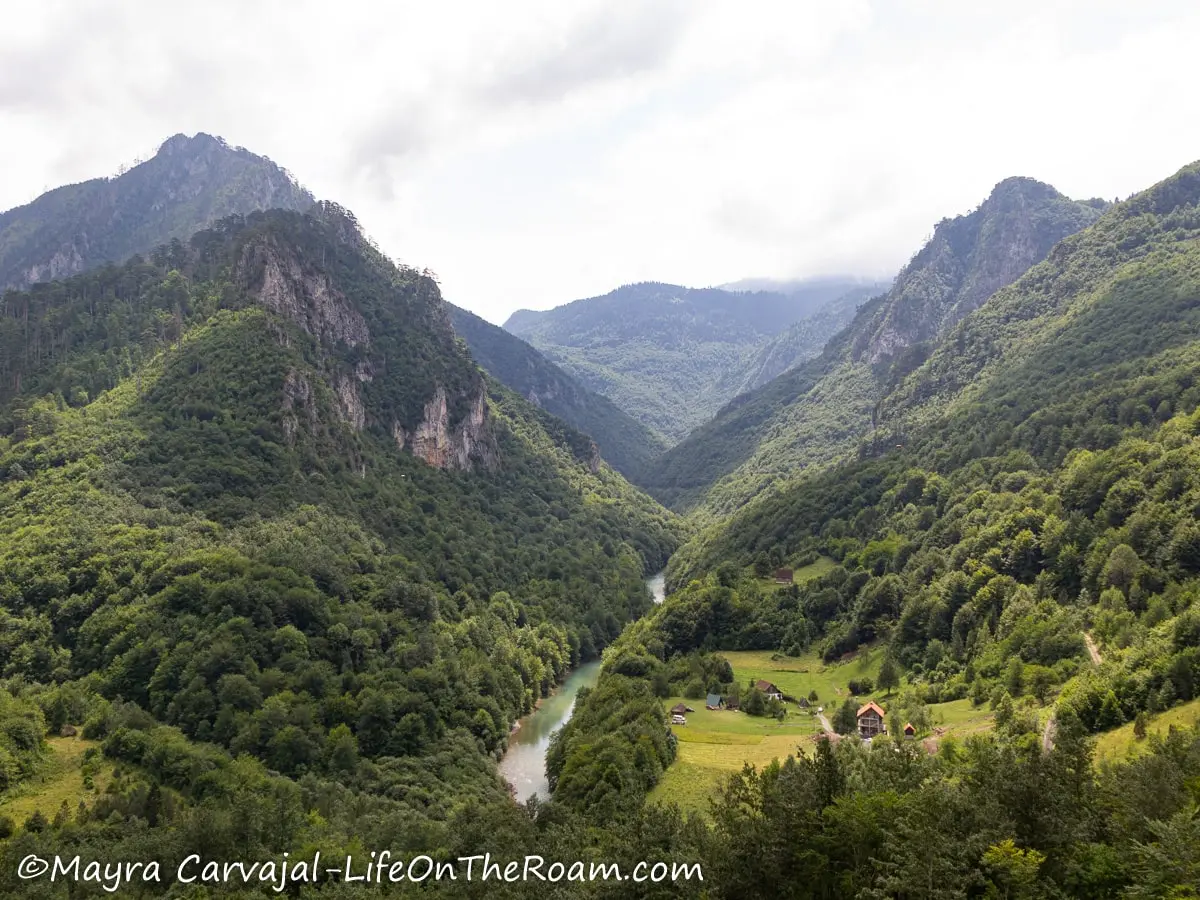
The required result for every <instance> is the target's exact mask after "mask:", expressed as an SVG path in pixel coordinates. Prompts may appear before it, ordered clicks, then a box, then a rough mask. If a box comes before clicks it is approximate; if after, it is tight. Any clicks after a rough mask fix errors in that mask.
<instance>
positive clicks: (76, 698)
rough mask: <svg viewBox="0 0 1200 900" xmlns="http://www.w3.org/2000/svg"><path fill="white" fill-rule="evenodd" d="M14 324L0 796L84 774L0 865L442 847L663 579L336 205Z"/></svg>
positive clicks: (614, 488) (557, 447)
mask: <svg viewBox="0 0 1200 900" xmlns="http://www.w3.org/2000/svg"><path fill="white" fill-rule="evenodd" d="M2 302H3V316H2V318H0V322H3V323H4V332H3V335H2V340H3V346H4V347H5V353H4V364H5V372H4V374H3V377H4V381H5V384H6V392H5V394H4V412H3V416H2V417H0V421H2V423H3V432H4V436H3V437H0V491H2V494H0V519H2V524H0V531H2V533H3V534H4V535H5V540H4V541H3V543H2V544H0V598H2V606H3V609H2V610H0V615H2V616H3V622H4V625H3V628H2V629H0V674H2V677H3V678H4V679H5V686H6V688H7V690H6V691H5V692H4V696H5V697H6V699H5V701H4V704H5V705H4V707H3V720H4V724H3V733H4V735H5V737H4V740H3V742H0V752H2V753H3V756H2V757H0V762H3V777H4V779H5V787H7V788H9V789H10V790H12V791H15V792H16V795H19V794H20V792H21V789H22V788H23V785H22V781H23V780H25V779H28V778H31V777H34V776H35V775H38V777H42V775H40V774H39V772H40V773H45V772H46V771H48V768H47V767H51V768H52V767H53V765H54V763H55V759H56V752H55V749H54V747H52V746H51V745H50V744H48V743H47V739H46V737H45V735H47V734H49V735H57V734H58V733H59V732H60V731H63V729H64V728H67V729H70V730H73V731H78V732H79V733H81V734H82V735H83V737H84V738H85V739H86V740H88V741H94V742H97V743H95V744H94V745H92V746H93V747H94V748H95V749H94V751H89V753H93V754H94V755H92V756H90V757H89V761H88V762H87V763H86V764H85V766H84V772H85V776H86V778H87V779H88V781H89V783H91V784H93V785H95V790H94V793H93V796H94V800H93V801H92V802H90V803H85V804H83V808H79V809H76V808H74V807H72V808H69V809H65V810H63V809H58V808H53V809H51V808H47V809H41V808H40V807H39V808H38V809H36V810H35V812H36V815H34V816H31V817H30V820H29V821H27V822H22V821H16V822H13V821H8V822H7V824H4V826H3V827H4V828H5V829H6V831H9V832H11V831H12V829H13V828H14V827H19V829H20V835H21V836H20V838H19V839H16V841H15V843H8V844H7V845H6V846H4V847H3V849H2V850H0V852H2V853H3V854H4V856H5V859H6V860H7V859H9V858H10V855H11V854H19V853H21V851H22V847H28V842H30V841H34V842H40V844H42V845H47V846H49V845H55V846H57V847H60V848H61V849H63V850H64V851H66V850H70V849H72V848H73V849H74V851H75V852H84V851H88V852H93V853H98V854H108V855H116V856H121V857H127V856H137V857H138V858H141V857H142V856H149V857H153V856H157V857H159V858H163V859H169V858H173V854H178V853H179V852H182V850H183V848H187V847H199V846H203V847H205V848H208V850H209V851H210V852H213V853H216V854H219V855H220V854H224V855H227V856H228V855H244V854H245V853H246V852H248V851H250V850H254V851H255V852H261V853H279V852H282V851H283V850H287V849H298V848H300V847H302V846H304V845H305V844H308V843H313V844H321V845H324V846H327V847H329V848H330V849H331V850H332V848H334V847H339V846H341V847H345V846H347V845H348V844H347V842H356V843H357V842H361V841H363V840H373V841H375V842H376V843H378V844H379V845H380V846H383V845H391V846H393V847H403V846H422V847H431V848H435V847H438V846H440V845H441V844H440V843H439V841H442V840H444V839H445V838H444V837H439V835H442V836H444V835H446V834H447V832H446V830H445V829H446V828H447V821H448V817H449V816H450V815H451V813H452V811H453V810H455V809H457V808H459V807H460V806H461V805H462V804H463V803H464V802H465V801H466V800H468V799H469V798H477V799H479V800H481V801H483V800H486V801H488V802H491V803H508V802H510V801H508V799H507V794H506V791H505V790H504V787H503V785H502V783H501V782H500V780H499V778H498V776H497V775H496V771H495V768H494V764H493V763H492V762H491V760H490V759H489V757H491V756H494V755H495V754H496V753H497V752H498V751H499V750H500V749H502V748H503V746H504V744H505V742H506V738H507V734H508V730H509V726H510V725H511V723H512V721H513V720H514V719H515V718H516V717H517V716H519V715H521V714H522V713H524V712H527V711H529V710H530V709H531V708H532V707H533V705H534V704H535V703H536V701H537V700H538V699H539V698H540V697H542V696H544V695H545V694H546V693H547V692H548V691H550V690H551V689H552V688H553V687H554V686H555V684H556V683H557V681H558V680H559V679H560V678H561V677H562V676H564V675H565V673H566V672H567V671H568V670H569V669H570V668H571V667H573V666H574V665H576V664H577V663H579V662H580V661H582V660H585V659H589V658H594V657H595V656H596V655H597V654H598V653H599V652H600V650H601V649H602V648H603V647H604V646H605V645H606V644H607V643H609V642H610V641H612V640H613V639H614V638H615V637H616V636H617V635H618V634H619V632H620V630H621V628H622V626H623V625H624V624H625V623H627V622H628V621H630V620H631V619H633V618H634V617H636V616H638V615H640V614H642V613H643V612H645V610H646V609H647V608H648V606H649V604H650V598H649V596H648V595H647V592H646V589H645V587H644V584H643V576H644V573H645V572H646V571H647V570H650V571H652V570H654V569H656V568H660V567H661V566H662V564H663V563H664V562H665V560H666V557H667V555H668V554H669V553H670V551H671V550H672V549H673V547H674V545H675V542H676V536H675V535H676V534H677V526H676V524H675V522H674V521H673V518H672V517H671V516H670V515H669V514H668V513H666V512H665V511H663V510H662V509H661V508H660V507H657V505H656V504H654V503H653V502H652V501H650V500H649V499H648V498H645V497H644V496H642V495H639V494H637V493H636V492H635V491H634V490H633V489H632V488H630V487H629V486H628V485H627V484H626V483H625V482H624V481H623V480H622V479H621V478H620V477H619V476H618V475H616V474H615V473H614V472H613V471H612V470H611V469H609V468H608V467H607V466H605V465H603V464H602V463H601V461H600V460H599V459H598V457H597V455H596V448H595V445H594V443H593V442H592V441H591V440H590V439H589V438H587V437H586V436H584V435H582V434H580V433H578V432H576V431H574V430H573V429H571V428H570V427H569V426H567V425H565V424H564V423H563V422H561V421H560V420H558V419H555V418H553V417H552V416H549V415H548V414H547V413H545V412H543V411H541V410H540V409H538V408H536V407H533V406H531V405H530V404H529V403H527V402H526V401H525V400H523V399H522V398H520V397H519V396H517V395H515V394H513V393H511V392H509V391H508V390H507V389H505V388H503V387H502V386H500V385H499V384H497V383H495V382H491V381H488V380H486V379H485V378H484V376H483V375H482V374H481V373H480V372H479V370H478V369H477V368H475V366H474V364H473V363H472V362H471V360H470V357H469V356H467V355H466V351H465V350H464V349H462V346H461V344H459V343H458V342H457V341H456V338H455V336H454V334H453V331H452V330H451V328H450V325H449V316H448V313H447V312H446V310H445V309H444V305H443V303H442V301H441V299H440V297H439V295H438V291H437V286H436V284H435V283H434V282H433V281H432V280H431V279H430V278H429V277H427V276H425V275H422V274H421V273H418V272H415V271H412V270H402V269H397V268H396V267H394V266H392V265H391V264H390V263H388V262H387V261H386V260H385V259H383V257H382V256H380V255H379V254H378V253H377V252H376V251H374V249H373V248H372V247H371V246H370V245H369V244H368V243H367V242H366V241H365V240H364V239H363V238H362V237H361V235H360V233H359V231H358V229H357V227H356V225H355V223H354V221H353V219H352V217H350V216H349V215H348V214H347V213H345V211H343V210H340V209H338V208H337V207H334V206H332V205H330V204H324V205H321V206H319V207H316V208H314V212H313V215H311V216H304V215H300V214H296V213H287V212H271V213H266V214H255V215H252V216H250V217H247V218H234V219H230V220H225V221H223V222H222V223H221V224H220V226H219V227H218V228H216V229H214V230H211V231H207V232H202V233H200V234H198V235H197V236H195V237H194V238H193V239H192V240H191V241H189V242H188V243H186V244H184V243H182V242H175V243H173V244H170V245H167V246H165V247H162V248H160V249H158V250H156V251H154V252H152V253H151V254H149V256H148V258H146V259H134V260H132V261H131V262H129V263H127V264H125V265H123V266H109V267H105V268H101V269H98V270H95V271H94V272H92V273H89V274H84V275H80V276H76V277H75V278H72V279H68V280H66V281H59V282H53V283H48V284H43V285H39V286H37V287H36V288H35V289H34V290H33V291H31V292H26V293H14V292H10V293H8V294H6V295H5V296H4V299H3V301H2ZM363 375H365V376H366V377H359V376H363ZM350 379H353V380H352V381H351V380H350ZM18 386H19V387H18ZM431 398H432V399H431ZM439 399H440V401H441V402H440V405H439V402H438V401H439ZM481 410H482V412H481ZM439 414H440V415H441V416H442V418H441V419H440V420H439V421H432V420H431V419H437V418H438V415H439ZM427 433H431V436H430V437H429V439H428V440H424V436H425V435H426V434H427ZM398 435H399V436H400V437H399V438H398V437H397V436H398ZM406 435H407V436H408V437H407V440H404V441H401V440H400V438H403V437H405V436H406ZM456 441H460V442H461V441H465V442H466V444H469V445H470V446H466V444H461V445H460V444H457V443H455V442H456ZM398 444H402V446H400V447H398V446H397V445H398ZM459 449H462V450H463V452H462V453H461V454H457V450H459ZM456 454H457V455H456ZM101 788H103V789H101ZM35 797H36V795H35ZM43 820H45V821H46V822H47V823H48V824H47V827H46V828H42V825H41V822H42V821H43ZM130 824H133V825H134V827H133V828H132V829H131V828H130V827H129V826H130ZM134 848H137V849H136V852H135V849H134ZM12 858H14V859H15V858H20V857H19V856H15V857H12ZM3 868H4V872H3V875H2V876H0V877H3V878H4V879H5V880H6V881H5V884H6V887H5V893H6V894H10V893H11V892H12V891H15V890H16V888H17V886H18V885H19V882H17V881H15V876H14V875H13V872H14V867H13V866H11V865H8V864H7V863H5V865H4V867H3ZM47 887H48V886H47Z"/></svg>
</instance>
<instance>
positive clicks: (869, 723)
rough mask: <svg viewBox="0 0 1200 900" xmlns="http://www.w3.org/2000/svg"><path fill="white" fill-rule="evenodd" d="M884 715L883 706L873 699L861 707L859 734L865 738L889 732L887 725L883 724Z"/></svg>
mask: <svg viewBox="0 0 1200 900" xmlns="http://www.w3.org/2000/svg"><path fill="white" fill-rule="evenodd" d="M883 717H884V712H883V707H881V706H880V705H879V704H878V703H876V702H875V701H873V700H872V701H871V702H869V703H867V704H866V705H865V706H861V707H859V710H858V713H857V718H858V736H859V737H860V738H864V739H865V738H873V737H878V736H879V735H881V734H887V726H886V725H884V724H883Z"/></svg>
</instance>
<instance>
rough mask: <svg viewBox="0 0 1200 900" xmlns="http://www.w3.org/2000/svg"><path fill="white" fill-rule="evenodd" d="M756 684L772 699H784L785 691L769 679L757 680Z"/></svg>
mask: <svg viewBox="0 0 1200 900" xmlns="http://www.w3.org/2000/svg"><path fill="white" fill-rule="evenodd" d="M754 686H755V687H756V688H758V689H759V690H760V691H762V692H763V693H764V694H766V695H767V697H769V698H770V699H772V700H782V699H783V691H781V690H780V689H779V688H777V687H775V685H773V684H771V682H769V681H757V682H755V683H754Z"/></svg>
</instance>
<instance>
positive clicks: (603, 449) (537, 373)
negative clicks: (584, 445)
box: [447, 304, 666, 478]
mask: <svg viewBox="0 0 1200 900" xmlns="http://www.w3.org/2000/svg"><path fill="white" fill-rule="evenodd" d="M447 306H448V307H449V309H450V317H451V320H452V321H453V323H454V330H455V331H456V332H457V333H458V335H459V336H460V337H461V338H462V339H463V340H464V341H466V343H467V347H468V348H469V349H470V351H471V356H473V357H474V359H475V361H476V362H477V363H478V364H479V365H480V366H482V367H483V369H484V370H485V371H487V372H488V373H489V374H490V375H491V376H492V377H493V378H495V379H497V380H498V381H500V382H502V383H503V384H505V385H506V386H507V387H509V388H510V389H512V390H514V391H516V392H517V393H519V394H521V395H522V396H523V397H525V399H526V400H528V401H530V402H531V403H534V404H536V405H537V406H540V407H541V408H542V409H544V410H546V411H547V412H549V413H551V414H553V415H556V416H558V417H559V418H560V419H562V420H563V421H564V422H566V423H567V424H569V425H572V426H574V427H575V428H578V429H579V430H580V431H582V432H583V433H585V434H587V435H589V436H591V437H592V439H593V440H595V441H596V443H597V444H598V445H599V447H600V455H601V456H602V457H603V458H604V459H605V460H606V461H607V462H608V463H609V464H610V465H612V467H613V468H614V469H616V470H617V471H619V472H621V473H622V474H623V475H625V476H626V477H627V478H632V477H633V476H634V474H635V473H636V472H638V471H640V470H641V468H642V467H643V466H644V465H646V464H647V463H648V462H649V461H650V460H651V459H653V458H654V457H655V456H656V455H658V454H659V453H661V452H662V451H663V450H665V449H666V445H665V444H664V443H663V442H662V440H661V438H659V437H658V436H657V435H656V434H654V432H652V431H651V430H650V429H649V428H647V427H646V426H645V425H643V424H642V423H641V422H638V421H637V420H636V419H634V418H633V417H632V416H630V415H628V414H627V413H625V412H624V411H622V410H621V409H619V408H618V407H617V405H616V404H615V403H613V402H612V401H611V400H609V399H608V398H607V397H604V396H602V395H601V394H597V393H595V392H594V391H589V390H588V389H587V388H585V387H584V386H583V385H582V384H580V383H579V381H578V380H576V379H575V378H573V377H571V376H570V375H568V374H567V373H566V372H564V371H563V370H562V369H561V368H559V367H558V366H557V365H555V364H554V363H552V362H551V361H550V360H549V359H547V358H546V357H545V356H543V355H542V354H541V353H540V352H538V350H537V349H536V348H534V347H533V346H531V345H530V344H528V343H526V342H525V341H523V340H521V339H520V338H519V337H517V336H516V335H513V334H510V333H509V332H507V331H505V330H504V329H503V328H500V327H499V326H497V325H493V324H491V323H490V322H487V321H485V320H484V319H481V318H480V317H479V316H477V315H475V314H474V313H472V312H469V311H468V310H465V309H460V308H459V307H457V306H454V305H453V304H447Z"/></svg>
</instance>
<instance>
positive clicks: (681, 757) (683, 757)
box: [649, 697, 821, 810]
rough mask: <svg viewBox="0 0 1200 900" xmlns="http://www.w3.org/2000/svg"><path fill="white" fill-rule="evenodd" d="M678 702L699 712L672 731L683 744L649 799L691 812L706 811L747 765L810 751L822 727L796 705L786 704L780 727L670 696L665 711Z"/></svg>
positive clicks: (702, 703)
mask: <svg viewBox="0 0 1200 900" xmlns="http://www.w3.org/2000/svg"><path fill="white" fill-rule="evenodd" d="M676 703H685V704H687V705H689V706H691V707H692V708H693V709H694V710H695V712H690V713H687V715H686V718H687V724H686V725H672V726H671V731H672V732H673V733H674V734H675V737H676V739H677V740H678V741H679V743H678V749H677V754H676V758H675V762H674V763H672V764H671V766H670V767H669V768H668V769H667V771H666V774H665V775H664V776H663V778H662V780H661V781H659V783H658V785H657V786H656V787H655V788H654V790H653V791H652V792H651V794H650V798H649V799H650V802H651V803H663V804H667V803H678V804H679V805H680V806H681V807H682V808H684V809H687V810H705V809H707V807H708V801H709V799H710V798H712V797H714V796H716V792H717V788H718V786H719V785H720V782H721V780H722V779H723V778H724V777H725V776H727V775H729V774H730V773H732V772H738V771H741V768H742V766H743V765H745V764H746V763H750V764H752V765H755V766H758V767H759V768H762V767H763V766H766V765H768V764H769V763H770V762H771V761H772V760H774V759H782V758H784V757H786V756H790V755H792V754H795V753H797V752H800V748H804V749H806V750H807V749H809V748H811V747H812V746H813V742H812V736H813V735H814V734H816V733H817V732H818V731H820V728H821V726H820V724H819V723H818V722H817V720H816V718H815V717H814V716H810V715H809V714H808V712H807V711H805V710H800V709H798V708H797V707H796V706H794V705H793V704H787V707H788V715H787V718H786V719H784V721H782V722H779V721H777V720H775V719H770V718H766V717H760V716H750V715H747V714H746V713H744V712H741V711H739V710H708V709H705V708H704V701H703V700H685V699H683V698H680V697H670V698H668V699H666V700H664V701H663V706H664V708H665V709H670V708H671V707H672V706H674V705H675V704H676Z"/></svg>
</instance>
